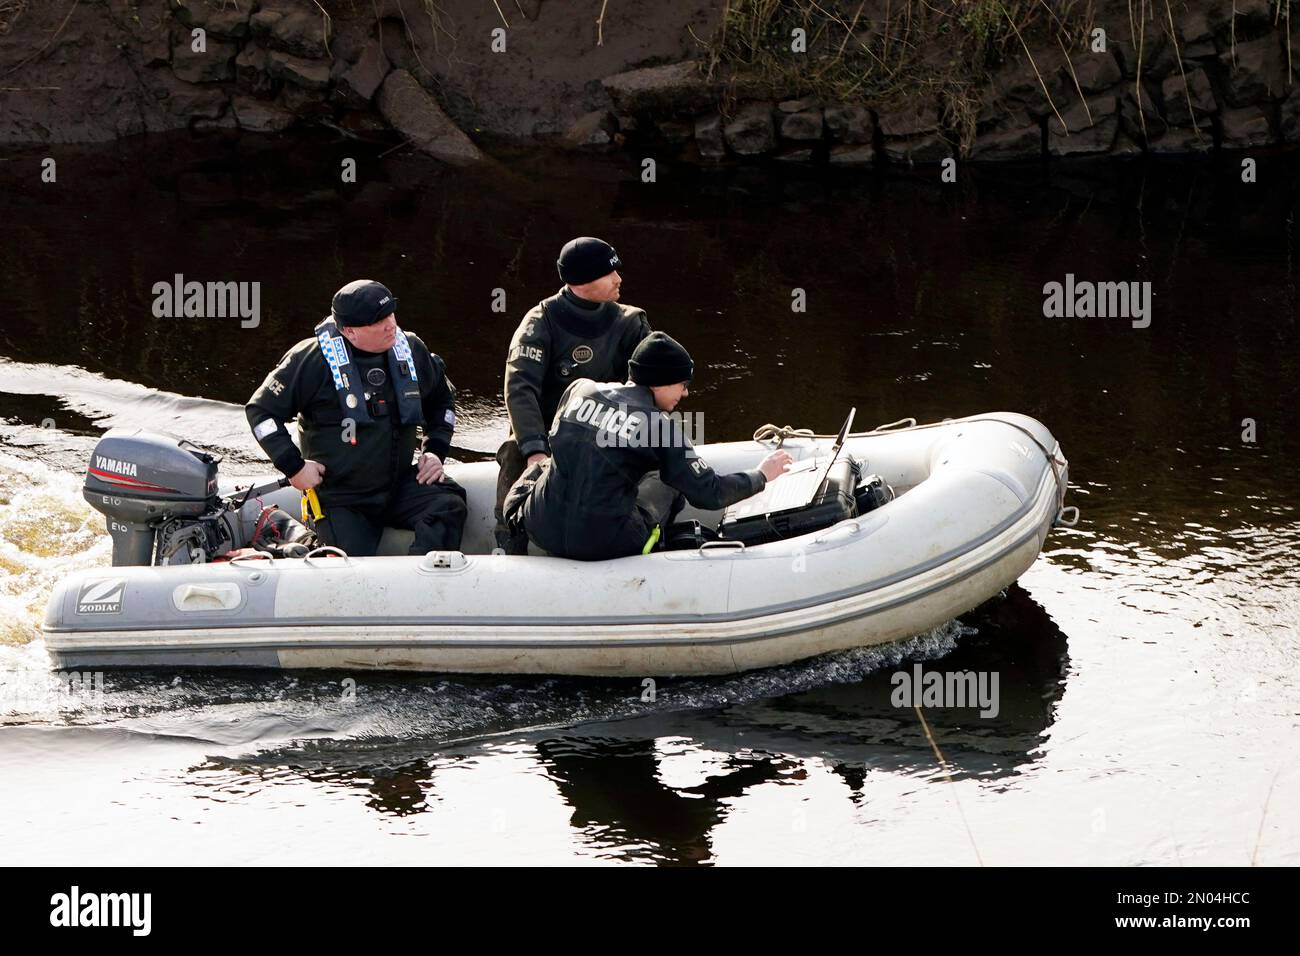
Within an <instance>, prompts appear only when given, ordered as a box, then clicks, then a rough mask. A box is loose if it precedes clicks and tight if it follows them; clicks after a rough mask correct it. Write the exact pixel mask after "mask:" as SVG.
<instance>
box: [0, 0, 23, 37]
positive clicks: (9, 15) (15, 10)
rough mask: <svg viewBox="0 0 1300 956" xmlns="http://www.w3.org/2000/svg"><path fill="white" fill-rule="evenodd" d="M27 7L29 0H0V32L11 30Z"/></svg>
mask: <svg viewBox="0 0 1300 956" xmlns="http://www.w3.org/2000/svg"><path fill="white" fill-rule="evenodd" d="M26 9H27V0H0V34H5V33H8V32H9V28H10V27H11V26H13V23H14V21H15V20H17V19H18V18H19V17H20V16H21V15H22V12H23V11H24V10H26Z"/></svg>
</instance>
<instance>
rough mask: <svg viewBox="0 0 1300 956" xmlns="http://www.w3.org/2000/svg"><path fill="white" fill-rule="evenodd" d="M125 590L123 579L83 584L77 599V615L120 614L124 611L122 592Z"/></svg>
mask: <svg viewBox="0 0 1300 956" xmlns="http://www.w3.org/2000/svg"><path fill="white" fill-rule="evenodd" d="M125 590H126V581H125V580H123V579H122V578H110V579H109V580H107V581H91V582H90V583H89V584H83V585H82V586H81V594H80V595H78V597H77V613H78V614H118V613H120V612H121V610H122V592H123V591H125Z"/></svg>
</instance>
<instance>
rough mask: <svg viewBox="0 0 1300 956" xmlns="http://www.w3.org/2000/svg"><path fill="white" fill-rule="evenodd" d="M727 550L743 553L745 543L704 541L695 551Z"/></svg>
mask: <svg viewBox="0 0 1300 956" xmlns="http://www.w3.org/2000/svg"><path fill="white" fill-rule="evenodd" d="M728 548H730V549H733V550H740V551H744V550H745V542H743V541H705V542H704V543H703V544H702V545H700V546H699V547H698V548H697V549H696V550H697V551H708V550H709V549H713V550H714V551H722V550H725V549H728Z"/></svg>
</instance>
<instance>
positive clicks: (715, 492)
mask: <svg viewBox="0 0 1300 956" xmlns="http://www.w3.org/2000/svg"><path fill="white" fill-rule="evenodd" d="M559 404H560V409H559V412H558V413H557V414H556V418H555V424H554V426H553V427H552V428H551V459H550V463H549V465H548V467H547V468H546V470H545V471H544V472H543V474H542V477H541V478H540V479H539V480H538V482H537V484H536V486H535V487H534V488H533V491H532V494H530V495H529V497H528V500H527V501H526V502H525V503H524V505H523V516H524V527H525V529H526V530H527V532H528V536H529V537H530V538H531V539H532V540H533V542H534V543H535V544H537V545H538V546H539V547H541V548H544V549H545V550H547V551H549V552H550V553H551V554H554V555H557V556H559V557H566V558H578V559H581V560H586V561H600V560H604V559H606V558H617V557H624V556H626V555H631V554H639V553H640V551H641V549H642V547H643V546H644V545H645V542H646V538H647V537H648V536H649V534H650V531H651V529H650V528H648V527H647V526H646V522H645V520H644V518H643V516H642V515H641V513H640V512H639V511H638V510H637V507H636V496H637V483H638V482H639V481H640V480H641V479H642V478H643V477H644V476H645V475H646V474H647V473H648V472H651V471H655V470H656V469H657V470H658V471H659V477H660V479H661V480H662V481H663V482H664V483H665V484H667V485H669V486H671V487H672V488H675V489H676V490H677V491H680V492H681V493H682V494H683V495H685V496H686V500H687V501H689V502H690V503H691V504H692V505H694V506H695V507H697V508H702V509H705V510H709V511H713V510H717V509H720V508H725V507H727V506H728V505H731V504H735V503H736V502H737V501H741V500H742V499H744V498H748V497H749V496H750V495H754V494H757V493H758V492H760V491H762V490H763V488H764V486H765V485H766V484H767V480H766V479H765V478H764V477H763V473H762V472H761V471H758V470H757V469H754V470H752V471H743V472H738V473H736V474H733V475H719V474H718V473H717V472H715V471H714V470H713V469H712V468H710V467H709V464H708V462H706V461H705V460H704V459H703V458H701V457H699V455H698V454H697V453H696V451H695V449H694V447H693V446H692V445H691V442H690V437H689V436H688V435H687V433H686V430H685V429H684V428H683V426H682V422H681V419H680V418H678V417H676V416H674V415H666V414H664V413H663V412H661V411H659V410H658V409H657V408H656V407H655V404H654V396H653V395H652V394H651V392H650V389H648V388H646V387H644V386H641V385H632V384H627V385H619V384H617V383H606V384H601V383H599V382H593V381H591V380H590V379H579V380H578V381H576V382H574V383H573V384H572V385H570V386H569V388H568V389H567V390H566V391H565V392H564V395H563V397H562V398H561V399H560V403H559Z"/></svg>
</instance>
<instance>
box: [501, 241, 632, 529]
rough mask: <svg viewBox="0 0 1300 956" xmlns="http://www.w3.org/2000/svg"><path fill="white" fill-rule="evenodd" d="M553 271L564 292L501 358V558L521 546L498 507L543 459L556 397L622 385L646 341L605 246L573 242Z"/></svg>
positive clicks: (530, 320)
mask: <svg viewBox="0 0 1300 956" xmlns="http://www.w3.org/2000/svg"><path fill="white" fill-rule="evenodd" d="M555 266H556V269H558V270H559V273H560V279H561V280H563V282H564V287H563V288H562V289H560V291H559V292H557V293H555V295H553V296H551V297H550V298H548V299H543V300H542V301H541V302H539V303H538V304H537V305H535V306H533V307H532V308H531V309H530V310H529V311H528V314H527V315H525V316H524V318H523V321H522V322H520V323H519V328H518V329H516V330H515V334H514V338H513V339H511V341H510V353H509V355H508V356H507V358H506V384H505V393H506V409H507V411H509V413H510V437H509V438H508V439H506V441H505V442H504V443H503V444H502V445H501V448H500V450H499V451H498V452H497V464H498V465H499V466H500V470H499V471H498V472H497V500H496V517H497V544H498V545H499V546H500V547H502V548H504V549H505V551H506V553H507V554H523V553H525V552H526V551H527V547H528V540H527V538H525V537H523V536H522V535H520V534H513V535H512V534H510V533H509V532H508V531H507V530H506V528H505V524H504V522H503V520H502V515H501V507H502V502H504V501H505V497H506V493H507V491H509V489H510V487H511V485H513V484H514V483H515V482H516V481H517V480H518V479H519V476H520V475H521V474H523V471H524V468H525V467H527V466H528V465H531V464H535V463H536V462H538V461H542V460H544V459H545V458H546V456H547V454H548V452H549V451H550V445H549V439H548V438H547V431H548V429H549V428H550V425H551V421H552V420H553V419H554V418H555V411H556V408H557V407H558V406H559V403H560V395H561V394H562V393H563V392H564V390H565V389H566V388H568V387H569V385H570V384H572V383H573V382H574V381H575V380H576V379H578V378H590V379H595V380H596V381H598V382H606V381H610V380H615V379H621V378H622V377H623V376H624V375H625V374H626V373H627V360H628V359H629V358H631V357H632V350H633V349H634V348H636V347H637V343H639V342H640V341H641V340H642V339H644V338H645V337H646V336H647V335H649V334H650V323H649V322H648V321H646V315H645V312H643V311H642V310H641V309H638V308H635V307H633V306H630V305H622V304H620V303H619V301H618V297H619V286H621V285H622V283H623V277H622V276H621V275H619V273H618V270H619V269H621V268H622V267H623V263H622V260H620V259H619V257H618V253H617V252H615V251H614V247H613V246H611V245H610V244H609V243H607V242H605V241H604V240H603V239H595V238H593V237H591V236H582V237H579V238H577V239H572V240H570V241H569V242H567V243H565V245H564V248H563V249H561V250H560V258H559V259H558V260H557V261H556V263H555Z"/></svg>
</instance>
